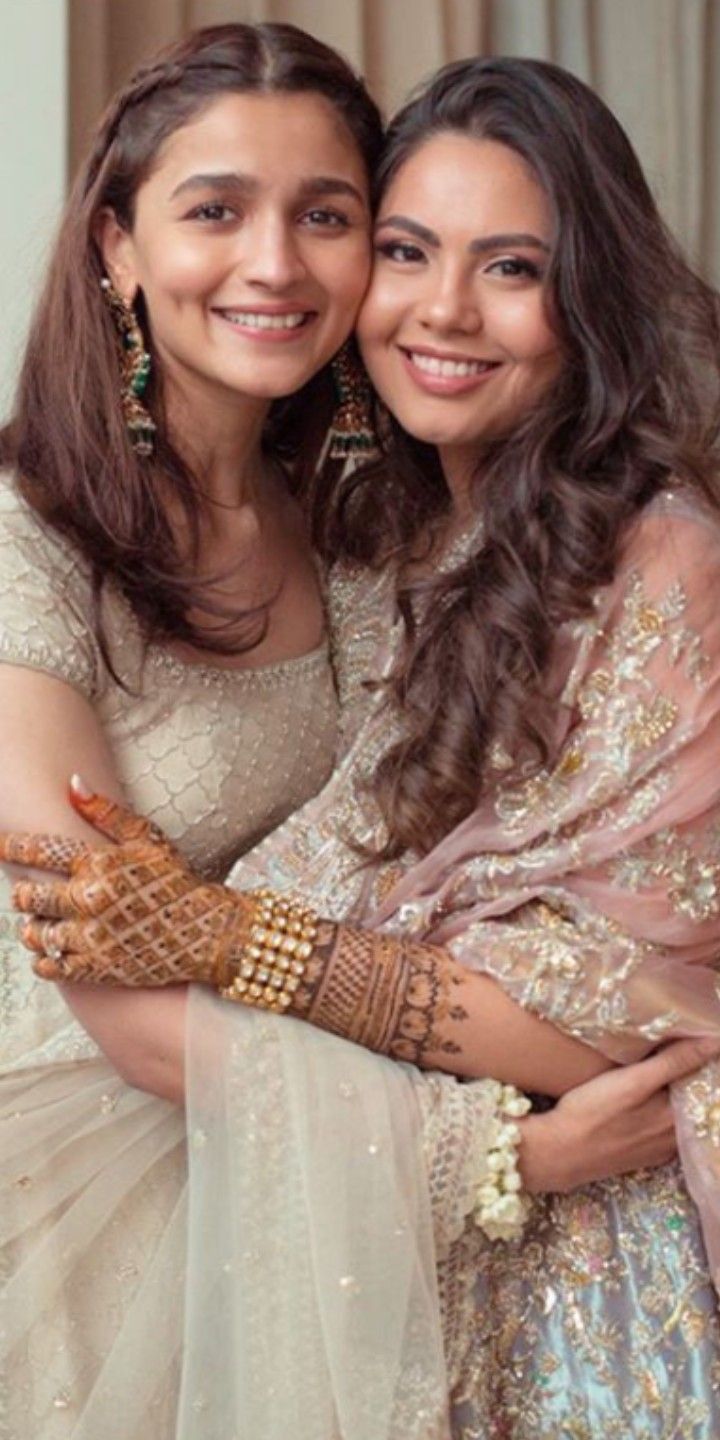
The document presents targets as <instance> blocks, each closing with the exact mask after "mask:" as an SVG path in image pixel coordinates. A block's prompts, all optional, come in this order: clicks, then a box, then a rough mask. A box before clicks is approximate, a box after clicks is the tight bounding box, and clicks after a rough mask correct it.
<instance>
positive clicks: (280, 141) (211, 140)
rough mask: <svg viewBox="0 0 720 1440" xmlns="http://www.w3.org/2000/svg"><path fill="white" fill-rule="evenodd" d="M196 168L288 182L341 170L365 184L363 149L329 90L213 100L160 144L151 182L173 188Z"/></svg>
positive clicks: (358, 182)
mask: <svg viewBox="0 0 720 1440" xmlns="http://www.w3.org/2000/svg"><path fill="white" fill-rule="evenodd" d="M195 171H201V172H203V173H208V174H210V173H218V174H220V173H230V172H232V171H242V172H243V173H250V174H253V175H257V176H258V177H259V178H260V179H262V178H263V176H267V177H268V178H271V177H272V178H273V179H275V178H278V177H280V176H283V175H284V177H285V178H286V179H287V180H288V182H291V181H292V180H293V178H300V177H303V176H307V175H314V174H322V175H325V174H340V175H344V176H346V177H347V178H349V179H351V180H352V181H353V183H354V184H356V185H357V186H358V187H359V188H365V187H366V185H367V177H366V172H365V163H364V160H363V157H362V154H361V152H360V149H359V147H358V145H357V142H356V141H355V139H354V137H353V135H352V134H351V132H350V130H349V128H348V126H347V125H346V123H345V121H344V119H343V117H342V116H341V114H340V113H339V111H338V110H336V109H335V106H334V105H332V104H331V102H330V101H329V100H327V99H326V98H325V96H324V95H318V94H314V93H312V92H309V93H304V92H301V93H299V94H265V95H264V94H227V95H219V96H217V98H215V99H213V100H210V101H209V103H208V104H206V105H205V106H203V109H202V110H201V111H200V112H199V114H198V115H196V116H194V117H193V118H192V119H191V120H189V121H188V122H187V124H184V125H181V126H179V128H178V129H177V130H175V131H173V133H172V134H171V135H169V136H168V138H167V140H166V141H165V142H164V144H163V145H162V146H161V147H160V150H159V152H158V154H157V156H156V159H155V163H154V165H153V169H152V173H151V174H150V176H149V177H148V182H147V183H148V184H161V185H163V186H168V185H169V186H170V187H171V188H172V187H173V186H175V185H177V184H179V183H180V182H181V181H182V180H183V179H184V178H186V176H187V175H189V174H192V173H193V172H195Z"/></svg>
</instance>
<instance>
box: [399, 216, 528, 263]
mask: <svg viewBox="0 0 720 1440" xmlns="http://www.w3.org/2000/svg"><path fill="white" fill-rule="evenodd" d="M386 226H392V227H393V229H395V230H406V231H407V233H408V235H414V236H415V237H416V238H417V239H418V240H423V241H424V243H425V244H426V245H431V246H432V247H433V249H434V250H437V249H439V248H440V245H441V244H442V241H441V240H440V236H439V235H436V234H435V231H434V230H428V228H427V226H426V225H420V224H419V222H418V221H417V220H411V219H410V217H409V216H408V215H386V216H385V218H384V219H382V220H378V223H377V229H378V230H384V229H385V228H386ZM508 245H521V246H523V247H524V248H525V249H529V250H543V251H544V252H545V253H546V254H548V255H549V254H550V246H549V245H548V244H547V242H546V241H545V240H541V239H540V237H539V235H530V234H529V233H527V232H525V231H522V230H519V231H507V232H503V233H502V234H499V235H483V236H481V237H479V238H478V239H476V240H471V241H470V244H469V245H468V247H467V248H468V250H469V252H470V254H471V255H485V254H487V253H488V251H490V250H503V249H505V247H506V246H508Z"/></svg>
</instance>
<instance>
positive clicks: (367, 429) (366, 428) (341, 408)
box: [328, 342, 381, 460]
mask: <svg viewBox="0 0 720 1440" xmlns="http://www.w3.org/2000/svg"><path fill="white" fill-rule="evenodd" d="M331 368H332V376H333V381H334V382H335V392H336V395H337V401H338V404H337V409H336V411H335V414H334V415H333V422H332V428H331V430H330V444H329V447H328V456H329V458H330V459H331V460H346V459H347V458H348V457H349V456H356V457H358V458H362V459H364V460H378V459H379V458H380V454H381V451H380V447H379V445H378V440H377V435H376V434H375V429H374V426H373V422H372V391H371V389H370V381H369V380H368V378H367V375H366V374H365V371H364V370H363V368H362V365H361V363H360V361H359V360H357V359H356V358H355V354H354V352H353V350H352V349H351V347H350V343H349V342H348V344H346V345H343V348H342V350H340V351H339V352H338V354H337V355H336V356H335V359H334V360H333V362H332V367H331Z"/></svg>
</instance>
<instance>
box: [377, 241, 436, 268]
mask: <svg viewBox="0 0 720 1440" xmlns="http://www.w3.org/2000/svg"><path fill="white" fill-rule="evenodd" d="M376 249H377V253H378V255H384V257H385V259H386V260H395V261H396V262H397V264H399V265H412V264H413V263H416V262H417V261H418V260H424V258H425V257H424V255H423V252H422V250H421V249H420V248H419V246H417V245H411V243H410V241H409V240H385V241H384V242H383V243H382V244H380V245H378V246H376Z"/></svg>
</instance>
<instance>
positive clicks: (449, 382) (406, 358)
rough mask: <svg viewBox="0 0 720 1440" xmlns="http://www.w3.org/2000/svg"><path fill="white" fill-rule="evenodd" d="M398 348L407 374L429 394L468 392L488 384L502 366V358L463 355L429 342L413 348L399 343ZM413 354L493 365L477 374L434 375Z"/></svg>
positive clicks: (434, 358)
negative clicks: (435, 347) (436, 348)
mask: <svg viewBox="0 0 720 1440" xmlns="http://www.w3.org/2000/svg"><path fill="white" fill-rule="evenodd" d="M398 350H399V353H400V358H401V360H402V363H403V365H404V367H405V370H406V372H407V374H408V375H409V376H410V378H411V380H412V381H413V383H414V384H415V385H417V386H418V387H419V389H421V390H424V391H425V393H426V394H428V395H466V394H468V393H469V392H470V391H472V390H477V389H479V387H480V386H481V385H486V384H487V382H488V380H491V379H492V377H493V376H494V375H496V374H497V371H498V370H499V369H500V368H501V366H502V361H500V360H483V359H482V358H481V357H480V356H479V355H460V354H458V353H457V352H452V351H448V350H433V349H430V348H429V347H428V346H426V345H413V346H412V348H410V347H408V346H406V345H399V346H398ZM413 355H427V356H428V358H430V359H433V360H441V361H442V360H451V361H452V362H453V363H454V364H460V365H463V364H465V365H477V364H481V365H483V364H486V365H488V366H489V367H490V368H489V369H487V370H481V371H480V372H479V373H477V374H475V375H432V374H430V373H429V372H428V371H427V370H421V369H420V367H419V366H418V365H416V364H415V363H414V361H413V358H412V357H413Z"/></svg>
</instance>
